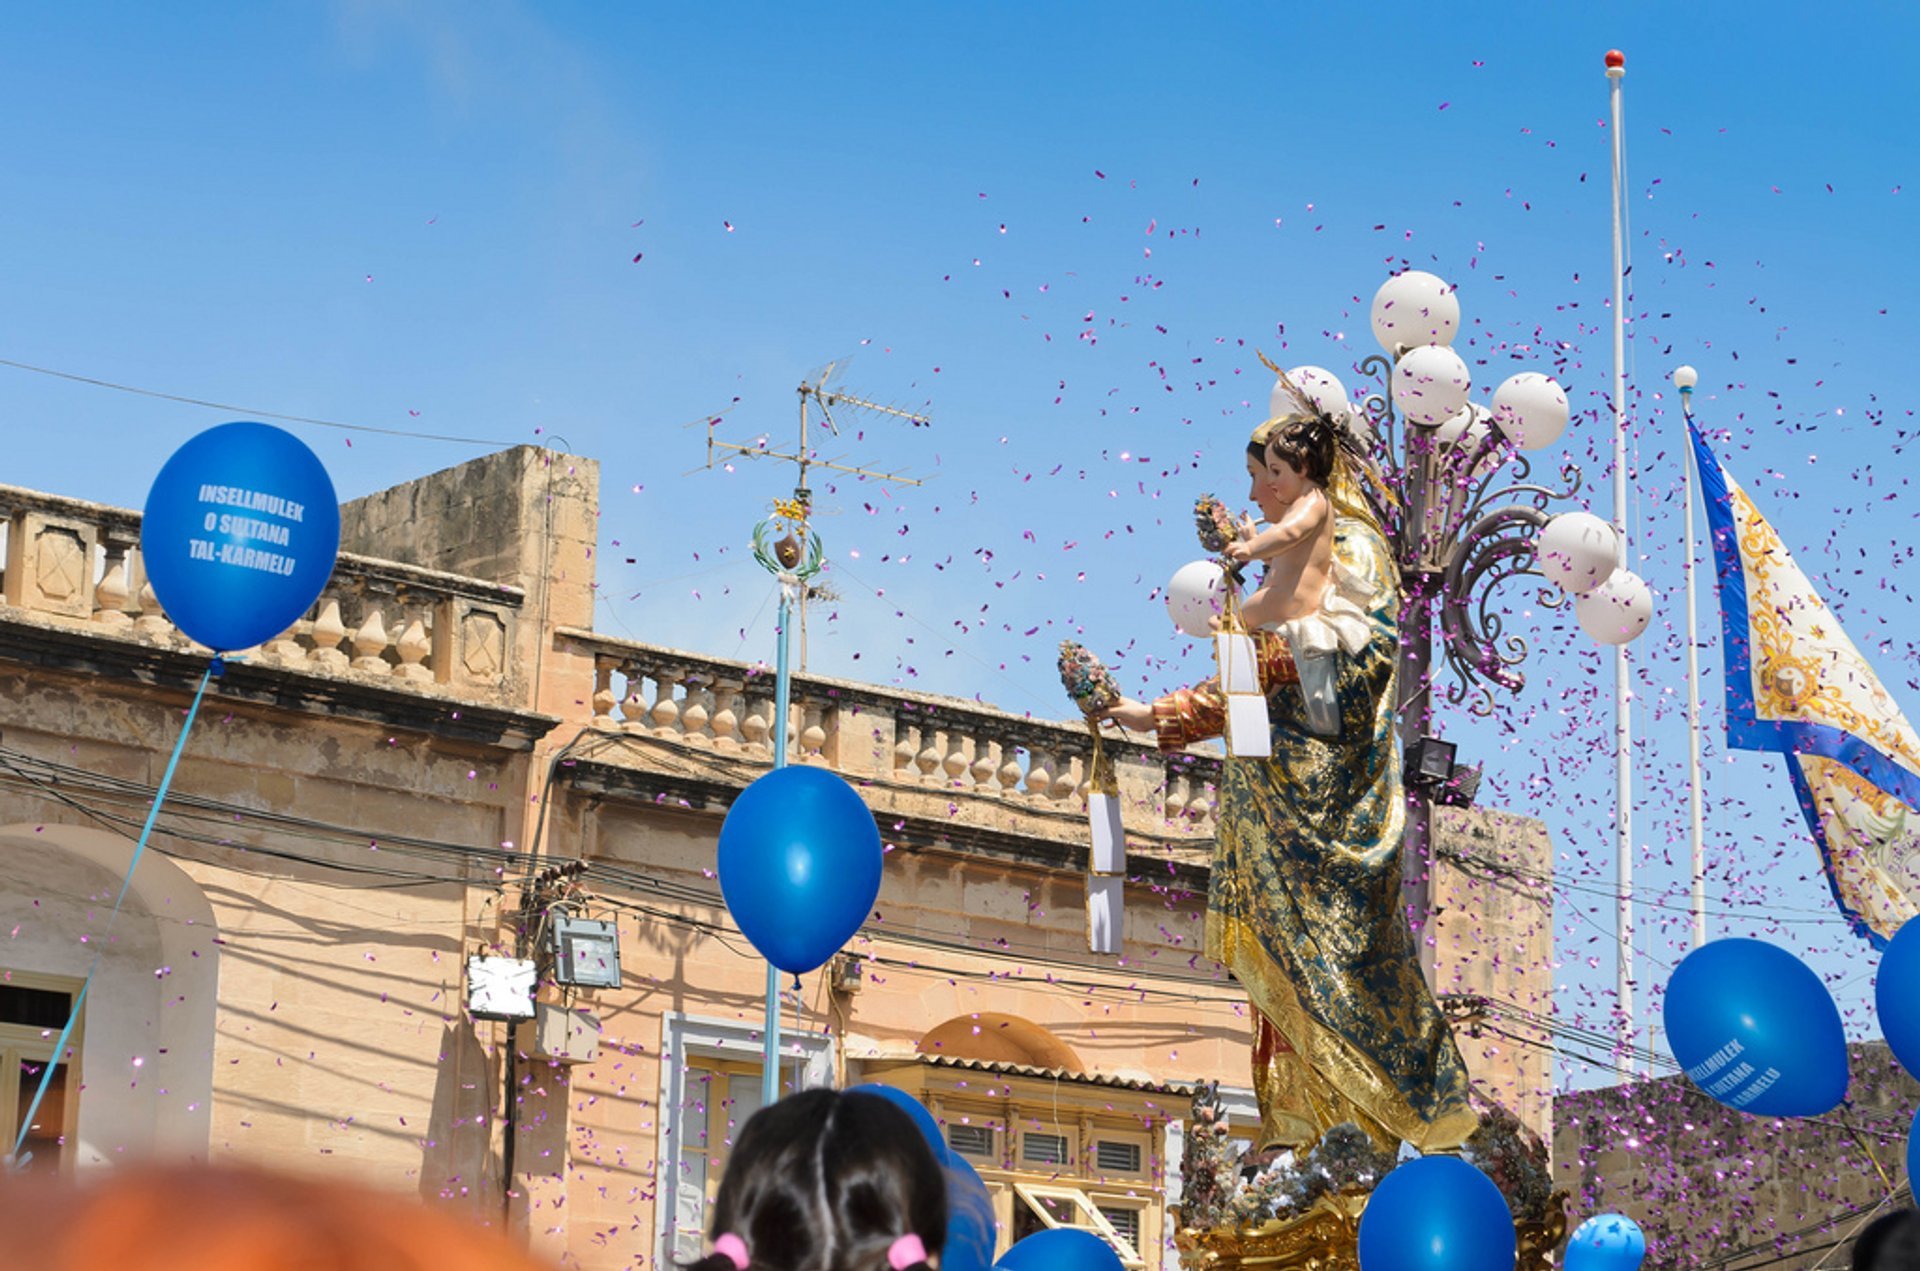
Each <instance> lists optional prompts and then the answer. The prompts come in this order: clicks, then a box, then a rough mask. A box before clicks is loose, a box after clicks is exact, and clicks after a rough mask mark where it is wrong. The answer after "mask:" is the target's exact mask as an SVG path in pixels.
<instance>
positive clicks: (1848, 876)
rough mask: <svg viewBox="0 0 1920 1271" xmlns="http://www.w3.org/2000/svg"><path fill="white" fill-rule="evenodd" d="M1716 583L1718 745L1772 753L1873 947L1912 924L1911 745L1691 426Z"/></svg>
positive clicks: (1915, 870) (1917, 752)
mask: <svg viewBox="0 0 1920 1271" xmlns="http://www.w3.org/2000/svg"><path fill="white" fill-rule="evenodd" d="M1688 429H1689V431H1690V432H1691V434H1692V437H1693V451H1694V455H1695V458H1696V460H1697V466H1698V470H1699V473H1700V487H1701V491H1702V493H1703V494H1704V495H1705V499H1706V505H1707V523H1708V525H1709V526H1710V528H1711V530H1712V534H1713V555H1714V561H1715V563H1716V565H1717V566H1718V572H1719V576H1720V616H1721V620H1722V622H1723V623H1724V626H1725V630H1726V662H1727V744H1728V745H1730V746H1738V747H1741V748H1742V749H1746V750H1775V751H1779V752H1780V754H1781V755H1782V756H1784V757H1785V759H1786V764H1787V775H1788V776H1789V778H1791V779H1792V781H1793V790H1794V794H1795V795H1796V796H1797V797H1798V799H1799V801H1800V811H1801V813H1802V814H1803V815H1804V816H1805V817H1806V821H1807V828H1808V829H1809V830H1810V831H1812V833H1813V837H1814V841H1815V842H1816V843H1818V844H1819V845H1820V854H1821V857H1822V858H1823V860H1824V862H1825V866H1826V874H1827V882H1828V884H1829V885H1830V886H1831V887H1832V888H1833V898H1834V900H1835V901H1837V902H1838V903H1839V905H1840V910H1841V912H1842V913H1844V914H1845V915H1846V916H1847V920H1848V921H1849V922H1851V923H1852V924H1853V928H1854V931H1855V933H1856V934H1858V935H1861V936H1863V937H1865V938H1866V939H1867V940H1869V941H1871V942H1872V943H1873V945H1874V946H1875V947H1876V948H1884V947H1885V945H1886V942H1887V941H1888V940H1889V939H1891V938H1892V936H1893V934H1894V932H1896V931H1898V930H1899V929H1900V927H1901V925H1902V924H1903V923H1905V922H1906V920H1907V919H1909V918H1911V917H1913V916H1914V915H1915V914H1916V913H1920V737H1916V736H1915V734H1914V731H1913V725H1911V724H1909V723H1908V722H1907V720H1906V717H1905V716H1904V715H1902V714H1901V713H1900V707H1899V705H1898V704H1897V703H1895V702H1894V700H1893V697H1892V696H1891V695H1890V694H1889V693H1888V692H1887V690H1886V688H1885V687H1884V686H1882V685H1881V683H1880V679H1879V677H1878V676H1876V675H1875V674H1874V673H1873V668H1872V667H1870V666H1868V665H1867V660H1866V659H1865V658H1864V657H1862V656H1861V655H1860V650H1858V649H1856V648H1855V647H1854V646H1853V642H1852V641H1851V640H1849V639H1847V635H1846V633H1845V632H1844V631H1842V630H1841V629H1840V623H1839V622H1838V621H1837V620H1836V619H1835V618H1834V616H1833V611H1832V610H1830V609H1828V608H1827V605H1826V602H1825V601H1824V600H1822V599H1821V598H1820V595H1819V593H1818V592H1816V591H1815V590H1814V588H1813V584H1812V582H1811V581H1809V580H1808V578H1807V576H1806V575H1805V574H1804V573H1802V572H1801V571H1800V567H1799V566H1798V565H1795V564H1794V563H1793V558H1792V557H1791V556H1789V555H1788V554H1787V549H1786V546H1785V545H1784V544H1783V543H1781V541H1780V536H1779V535H1778V534H1777V533H1775V532H1774V529H1773V526H1771V525H1769V524H1768V523H1767V520H1766V518H1765V517H1763V516H1761V515H1760V511H1759V509H1758V508H1756V507H1755V506H1754V505H1753V500H1752V499H1750V498H1748V497H1747V493H1746V491H1744V490H1742V489H1741V488H1740V486H1739V485H1738V484H1737V483H1735V482H1734V480H1733V479H1732V478H1731V477H1729V476H1727V474H1726V470H1725V469H1723V468H1722V467H1721V466H1720V461H1719V460H1718V459H1716V458H1715V457H1714V454H1713V451H1711V450H1710V449H1708V448H1707V443H1706V439H1705V438H1703V437H1702V436H1701V435H1700V430H1699V429H1698V428H1696V427H1694V426H1693V425H1692V424H1691V422H1689V424H1688Z"/></svg>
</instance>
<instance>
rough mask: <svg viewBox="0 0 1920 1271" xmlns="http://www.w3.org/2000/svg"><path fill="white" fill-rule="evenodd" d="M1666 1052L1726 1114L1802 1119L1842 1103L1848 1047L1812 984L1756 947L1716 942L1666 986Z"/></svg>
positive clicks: (1685, 961) (1782, 959)
mask: <svg viewBox="0 0 1920 1271" xmlns="http://www.w3.org/2000/svg"><path fill="white" fill-rule="evenodd" d="M1663 1014H1664V1018H1665V1020H1666V1025H1667V1045H1668V1046H1669V1047H1670V1048H1671V1049H1672V1050H1673V1057H1674V1059H1675V1060H1677V1061H1678V1062H1679V1064H1680V1067H1681V1068H1682V1069H1683V1070H1685V1072H1686V1074H1687V1078H1688V1079H1689V1080H1690V1081H1692V1082H1693V1084H1694V1085H1696V1086H1698V1087H1699V1088H1700V1089H1701V1090H1702V1091H1704V1092H1706V1093H1707V1094H1708V1095H1710V1096H1711V1097H1713V1098H1714V1099H1717V1100H1719V1101H1720V1102H1721V1103H1723V1104H1725V1105H1726V1106H1728V1107H1729V1108H1733V1109H1735V1110H1736V1111H1740V1112H1751V1113H1753V1114H1754V1115H1755V1116H1768V1117H1810V1116H1818V1115H1819V1114H1820V1113H1822V1112H1830V1111H1832V1110H1833V1109H1834V1108H1835V1107H1837V1106H1838V1105H1839V1103H1840V1101H1841V1100H1842V1099H1844V1098H1846V1095H1847V1038H1846V1033H1845V1031H1844V1030H1843V1029H1842V1028H1841V1026H1840V1011H1839V1009H1838V1008H1836V1007H1835V1006H1834V1004H1833V995H1832V994H1830V993H1828V992H1827V986H1826V985H1824V984H1822V983H1821V982H1820V977H1819V976H1817V975H1815V974H1814V973H1813V971H1812V970H1811V969H1810V968H1809V967H1808V966H1807V964H1806V963H1804V962H1802V961H1801V960H1800V959H1799V958H1796V957H1794V956H1793V955H1792V954H1791V953H1788V952H1787V951H1786V950H1785V949H1782V948H1779V947H1777V946H1775V945H1771V944H1768V943H1767V942H1766V941H1764V940H1746V939H1732V940H1714V941H1711V942H1709V943H1707V944H1703V945H1701V946H1700V947H1699V948H1697V949H1695V950H1694V951H1693V952H1691V953H1689V954H1688V955H1687V956H1686V957H1684V958H1682V959H1681V960H1680V965H1679V966H1677V967H1675V968H1674V970H1673V977H1672V978H1671V979H1669V980H1668V981H1667V1000H1666V1005H1665V1008H1664V1012H1663Z"/></svg>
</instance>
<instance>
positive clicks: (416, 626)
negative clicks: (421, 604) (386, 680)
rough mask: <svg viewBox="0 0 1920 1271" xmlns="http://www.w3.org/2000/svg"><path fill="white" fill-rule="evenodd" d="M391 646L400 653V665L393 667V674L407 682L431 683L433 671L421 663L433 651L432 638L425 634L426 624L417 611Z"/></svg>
mask: <svg viewBox="0 0 1920 1271" xmlns="http://www.w3.org/2000/svg"><path fill="white" fill-rule="evenodd" d="M393 648H394V652H396V653H398V654H399V655H400V665H398V666H396V667H394V668H393V673H394V675H395V676H397V677H398V678H400V679H403V680H405V681H407V682H408V683H409V684H422V683H432V681H433V672H432V671H431V670H430V669H428V668H427V667H426V666H424V665H423V663H425V661H426V659H427V655H428V654H429V653H432V652H433V640H432V638H431V637H429V636H428V635H427V624H426V623H424V622H422V621H421V620H420V616H419V615H418V614H417V613H416V614H415V615H414V616H413V618H412V620H411V621H409V622H408V623H407V626H406V629H405V630H404V631H402V632H401V633H400V638H399V639H398V640H396V641H395V642H394V645H393Z"/></svg>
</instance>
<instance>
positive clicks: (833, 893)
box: [719, 766, 881, 975]
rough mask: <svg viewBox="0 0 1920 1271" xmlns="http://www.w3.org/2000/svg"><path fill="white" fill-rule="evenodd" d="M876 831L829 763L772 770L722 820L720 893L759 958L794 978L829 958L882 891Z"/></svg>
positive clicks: (856, 796)
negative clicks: (757, 952)
mask: <svg viewBox="0 0 1920 1271" xmlns="http://www.w3.org/2000/svg"><path fill="white" fill-rule="evenodd" d="M880 858H881V847H880V828H879V827H878V826H877V825H875V824H874V820H873V813H872V812H871V811H869V810H868V809H867V805H866V802H865V801H864V800H863V799H861V797H860V795H859V792H858V791H856V790H855V789H854V788H853V787H852V786H850V785H848V784H847V783H846V781H845V780H844V779H843V778H841V777H839V776H837V775H835V774H834V773H831V772H829V771H827V770H826V769H824V768H812V767H804V766H801V767H792V768H776V769H774V770H773V771H772V772H769V773H767V774H766V775H765V776H763V777H761V778H759V779H758V780H756V781H755V782H754V783H753V784H752V785H750V786H748V787H747V788H746V789H745V790H742V791H741V792H740V794H739V797H738V798H736V799H734V801H733V806H732V807H731V808H728V809H727V818H726V820H724V821H722V822H721V823H720V850H719V873H720V895H721V897H722V898H723V899H725V901H726V902H727V912H728V913H730V914H732V915H733V920H734V922H736V923H738V924H739V927H740V930H741V932H742V933H743V934H744V935H745V936H746V937H747V939H748V940H750V941H752V942H753V947H754V948H756V949H758V950H759V951H760V956H761V957H763V958H765V959H766V960H767V961H769V962H771V963H773V964H774V965H775V966H777V967H779V968H780V969H781V970H782V971H785V972H787V973H789V974H791V975H799V974H801V973H802V972H806V971H811V970H813V969H814V968H815V967H817V966H819V965H820V964H821V963H823V962H825V961H826V960H827V959H828V958H830V957H832V956H833V955H834V954H835V953H837V952H838V951H839V949H840V946H841V945H843V944H845V943H846V942H847V940H848V939H849V938H851V937H852V935H853V933H854V932H856V931H858V930H860V925H861V924H862V923H864V922H865V921H866V920H867V915H868V914H870V913H872V912H873V902H874V900H875V899H877V898H878V897H879V895H880Z"/></svg>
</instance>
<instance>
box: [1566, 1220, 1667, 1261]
mask: <svg viewBox="0 0 1920 1271" xmlns="http://www.w3.org/2000/svg"><path fill="white" fill-rule="evenodd" d="M1646 1256H1647V1237H1646V1235H1645V1233H1644V1232H1642V1231H1641V1230H1640V1224H1639V1223H1637V1222H1635V1221H1634V1220H1633V1219H1631V1218H1629V1217H1627V1216H1626V1215H1625V1214H1595V1215H1594V1216H1593V1217H1591V1218H1589V1219H1587V1220H1586V1221H1585V1222H1583V1223H1581V1224H1580V1225H1579V1226H1578V1227H1576V1228H1574V1232H1573V1235H1572V1237H1570V1238H1569V1239H1568V1241H1567V1256H1566V1257H1565V1258H1563V1259H1561V1266H1562V1267H1564V1268H1565V1269H1566V1271H1638V1268H1639V1266H1640V1262H1641V1260H1642V1259H1643V1258H1645V1257H1646Z"/></svg>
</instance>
